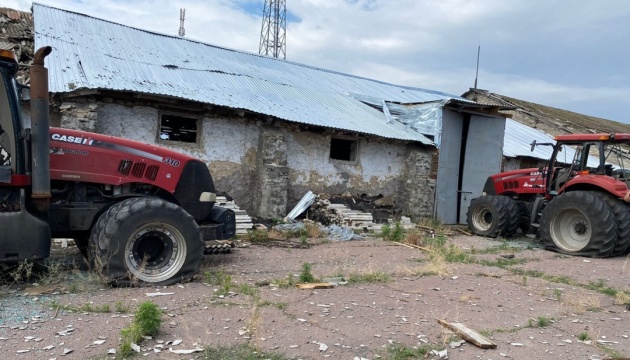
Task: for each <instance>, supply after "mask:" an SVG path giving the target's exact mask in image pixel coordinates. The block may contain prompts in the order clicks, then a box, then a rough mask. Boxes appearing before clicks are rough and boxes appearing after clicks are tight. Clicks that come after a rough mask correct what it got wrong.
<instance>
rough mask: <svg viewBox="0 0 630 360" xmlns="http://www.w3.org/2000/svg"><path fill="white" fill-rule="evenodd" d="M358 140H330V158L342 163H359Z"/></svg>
mask: <svg viewBox="0 0 630 360" xmlns="http://www.w3.org/2000/svg"><path fill="white" fill-rule="evenodd" d="M358 145H359V141H358V140H348V139H337V138H332V139H330V158H331V159H333V160H342V161H357V149H358V147H359V146H358Z"/></svg>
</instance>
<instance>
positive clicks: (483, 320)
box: [0, 236, 630, 359]
mask: <svg viewBox="0 0 630 360" xmlns="http://www.w3.org/2000/svg"><path fill="white" fill-rule="evenodd" d="M311 242H312V243H316V242H318V241H317V240H311ZM449 244H454V245H456V246H457V247H459V248H461V249H463V251H464V252H465V253H466V254H468V256H467V257H466V258H465V259H467V260H466V261H465V260H462V259H460V260H457V261H455V262H446V263H444V262H442V263H440V262H437V261H436V260H433V261H432V260H431V259H430V258H429V256H428V255H427V253H426V252H424V251H422V250H418V249H412V248H408V247H403V246H399V245H396V244H394V243H391V242H386V241H382V240H380V239H369V240H366V241H349V242H330V243H322V244H312V245H311V246H310V247H309V248H286V247H269V246H261V245H252V246H249V247H244V248H237V249H235V251H234V252H233V253H232V254H227V255H214V256H208V257H207V258H206V260H205V262H204V264H203V268H202V274H203V273H205V272H208V271H211V272H215V273H220V274H223V275H224V276H225V275H230V276H231V279H232V282H233V284H232V286H231V287H230V289H228V290H229V291H230V292H228V293H227V294H225V295H222V296H217V294H218V293H220V292H221V289H220V287H218V286H216V285H210V284H207V283H204V282H203V278H201V277H200V279H198V280H196V281H193V282H190V283H186V284H180V285H175V286H169V287H159V288H155V287H153V288H124V289H111V288H107V287H105V286H104V285H102V284H100V283H99V282H98V281H95V280H93V279H92V276H91V275H90V274H89V273H88V272H86V271H85V269H83V268H78V269H77V268H76V267H72V266H67V265H68V263H69V262H72V261H75V262H76V263H80V261H79V260H78V251H75V249H74V248H69V249H55V257H53V263H55V264H62V265H63V266H61V265H59V266H57V267H56V268H55V271H54V276H48V277H45V278H42V279H39V280H36V281H39V284H34V283H32V282H31V283H28V284H17V285H11V286H4V287H3V288H2V291H3V295H1V296H0V356H2V357H4V358H6V359H52V358H57V359H89V358H107V352H108V351H109V350H110V349H116V348H118V345H119V341H120V329H121V328H123V327H126V326H128V325H129V324H130V322H131V320H132V317H131V315H130V314H127V313H116V312H115V310H116V308H117V307H118V308H119V309H120V308H129V309H130V310H131V312H133V310H135V308H136V307H137V305H138V304H139V303H141V302H144V301H149V300H150V301H153V302H155V303H156V304H157V305H159V306H160V307H161V308H162V309H163V310H164V312H165V315H164V321H163V324H162V327H161V332H160V334H159V335H158V336H156V337H155V338H154V339H150V340H145V341H143V342H142V344H141V348H142V350H141V353H142V355H145V356H142V358H148V359H194V358H199V357H200V356H201V355H200V353H192V354H187V355H180V354H176V353H173V352H171V350H173V351H176V350H192V349H196V348H203V347H208V346H210V347H218V346H230V345H236V344H245V343H248V344H250V345H252V346H255V347H257V348H259V349H260V350H263V351H269V352H275V353H280V354H284V355H285V356H286V357H288V358H301V359H320V358H330V359H361V358H363V359H377V358H378V357H379V356H382V357H384V358H387V348H388V347H392V346H404V347H414V346H416V347H421V346H426V345H433V346H435V348H439V349H446V350H447V352H448V358H449V359H502V358H505V359H605V358H613V357H623V356H630V339H629V338H628V337H629V336H630V325H629V324H630V322H629V321H628V320H629V318H630V314H629V313H628V311H627V310H626V307H625V305H623V304H615V298H614V297H613V296H610V295H606V294H604V293H605V292H607V293H609V294H611V293H612V292H613V291H615V290H616V291H620V290H624V291H630V286H629V282H630V280H629V279H628V277H627V276H626V275H627V274H626V272H627V258H613V259H586V258H579V257H566V256H560V255H558V254H555V253H552V252H547V251H544V250H541V249H539V248H538V243H536V242H535V241H533V240H531V239H529V238H520V239H516V240H512V241H510V242H507V243H506V242H503V241H497V240H489V239H483V238H480V237H475V236H456V237H451V238H449V239H448V240H447V246H448V245H449ZM512 255H513V256H514V258H512V259H506V258H509V257H511V256H512ZM470 259H475V261H470ZM305 262H309V263H311V264H312V270H311V271H312V274H313V275H315V276H316V277H320V278H321V277H330V276H339V275H343V276H344V277H346V278H348V277H350V276H351V275H354V276H357V275H363V280H362V281H359V282H356V283H350V284H345V285H338V286H336V287H334V288H331V289H317V290H301V289H297V288H294V287H290V288H281V287H276V286H273V285H268V283H270V282H271V283H273V281H274V280H280V279H287V277H288V276H291V275H292V274H299V273H300V271H301V268H302V264H303V263H305ZM438 273H439V275H436V274H438ZM382 274H387V275H389V281H387V282H370V281H368V280H375V278H377V275H382ZM59 279H61V281H57V280H59ZM607 287H609V288H610V289H608V290H607V291H606V290H605V289H606V288H607ZM252 289H255V291H253V293H252V292H251V290H252ZM246 290H250V291H249V292H248V291H246ZM598 290H599V291H598ZM147 293H160V294H161V295H157V296H147ZM245 293H249V295H246V294H245ZM252 294H253V295H252ZM86 304H89V306H91V307H92V308H93V309H94V308H98V307H102V306H105V305H109V307H110V310H111V311H112V312H107V313H97V312H93V311H71V310H69V309H72V308H74V309H77V308H84V309H85V308H86V307H87V305H86ZM59 305H61V306H63V307H65V310H64V309H63V308H62V309H59V310H57V307H58V306H59ZM437 319H443V320H446V321H449V322H461V323H464V324H465V325H466V326H467V327H469V328H471V329H474V330H477V331H481V332H482V333H484V334H486V335H487V336H488V338H489V339H491V340H492V341H493V342H494V343H496V344H497V348H496V349H491V350H483V349H480V348H477V347H475V346H474V345H472V344H470V343H463V344H459V343H453V344H452V345H453V346H451V343H452V342H453V341H454V340H457V339H458V338H457V337H456V336H454V335H453V334H452V333H450V332H449V331H447V330H445V328H443V327H442V326H441V325H439V324H438V323H437ZM539 322H542V323H545V324H544V325H545V326H542V327H541V326H539V325H538V324H539ZM582 333H584V334H588V336H589V340H587V341H580V340H579V338H578V335H579V334H582ZM157 350H159V351H160V352H156V351H157ZM64 353H65V355H64ZM110 357H114V355H110ZM428 358H437V357H436V356H429V357H428Z"/></svg>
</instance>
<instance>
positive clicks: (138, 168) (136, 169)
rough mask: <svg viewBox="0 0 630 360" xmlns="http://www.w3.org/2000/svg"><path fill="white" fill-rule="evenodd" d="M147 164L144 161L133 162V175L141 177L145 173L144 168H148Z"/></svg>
mask: <svg viewBox="0 0 630 360" xmlns="http://www.w3.org/2000/svg"><path fill="white" fill-rule="evenodd" d="M146 167H147V165H146V164H144V163H135V164H133V168H132V169H131V175H133V176H135V177H137V178H141V177H142V174H144V168H146Z"/></svg>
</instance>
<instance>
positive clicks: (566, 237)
mask: <svg viewBox="0 0 630 360" xmlns="http://www.w3.org/2000/svg"><path fill="white" fill-rule="evenodd" d="M540 239H541V241H542V243H543V245H544V246H545V248H546V249H548V250H553V251H556V252H559V253H563V254H568V255H579V256H588V257H600V258H601V257H608V256H610V255H611V253H612V251H613V247H614V246H615V242H616V240H617V223H616V221H615V215H614V214H613V212H612V210H611V209H610V207H609V206H608V205H607V204H606V203H605V202H604V200H602V199H601V198H600V197H598V196H596V195H594V194H593V193H591V192H587V191H571V192H567V193H564V194H562V195H558V196H557V197H556V198H555V199H553V200H551V201H550V202H549V203H548V204H547V206H546V207H545V208H544V209H543V212H542V216H541V219H540Z"/></svg>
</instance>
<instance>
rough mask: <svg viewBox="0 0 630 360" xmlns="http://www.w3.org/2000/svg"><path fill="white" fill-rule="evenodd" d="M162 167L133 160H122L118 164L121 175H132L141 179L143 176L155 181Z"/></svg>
mask: <svg viewBox="0 0 630 360" xmlns="http://www.w3.org/2000/svg"><path fill="white" fill-rule="evenodd" d="M159 170H160V167H159V166H157V165H149V166H147V164H145V163H135V164H134V162H133V161H131V160H120V164H118V173H119V174H121V175H125V176H129V174H131V176H133V177H135V178H138V179H141V178H142V177H143V176H144V177H145V178H146V179H148V180H150V181H155V179H157V175H158V171H159Z"/></svg>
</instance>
